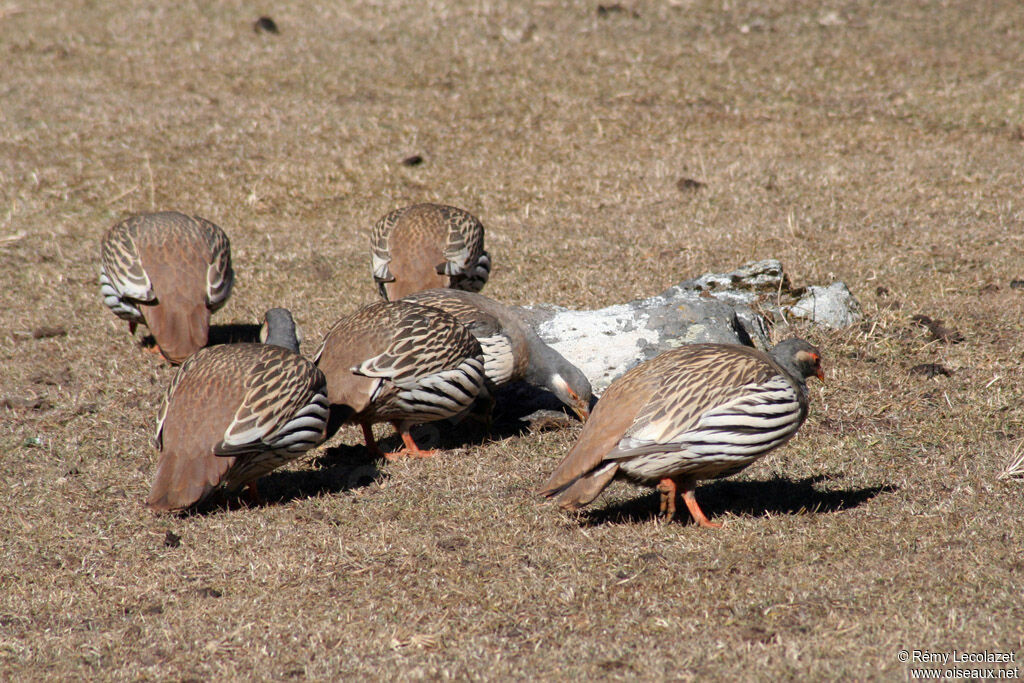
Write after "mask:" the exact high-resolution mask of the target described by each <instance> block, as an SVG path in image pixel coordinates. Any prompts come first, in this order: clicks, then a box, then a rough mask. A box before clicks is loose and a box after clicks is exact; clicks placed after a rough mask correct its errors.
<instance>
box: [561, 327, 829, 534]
mask: <svg viewBox="0 0 1024 683" xmlns="http://www.w3.org/2000/svg"><path fill="white" fill-rule="evenodd" d="M815 376H816V377H818V378H819V379H823V378H824V374H823V372H822V370H821V353H820V352H819V351H818V349H816V348H815V347H814V346H812V345H810V344H808V343H807V342H805V341H803V340H802V339H788V340H786V341H784V342H781V343H779V344H777V345H776V346H775V347H774V348H773V349H772V350H771V352H770V353H768V354H766V353H763V352H761V351H758V350H756V349H752V348H749V347H745V346H733V345H726V344H692V345H688V346H682V347H680V348H678V349H673V350H671V351H667V352H665V353H663V354H661V355H660V356H658V357H657V358H654V359H653V360H651V361H648V362H646V363H644V364H642V365H639V366H637V367H635V368H633V369H632V370H630V371H629V372H627V373H626V374H624V375H623V376H622V377H620V378H619V379H617V380H616V381H615V382H613V383H612V385H611V386H610V387H608V390H607V391H606V392H605V393H604V395H603V396H602V397H601V400H600V401H598V403H597V406H596V407H595V408H594V412H593V414H592V415H591V418H590V420H589V421H588V422H587V424H586V426H584V428H583V431H582V432H581V434H580V438H579V440H578V441H577V442H576V445H575V446H573V448H572V449H571V450H570V451H569V453H568V454H567V455H566V456H565V458H564V459H563V460H562V462H561V463H559V465H558V467H557V468H556V469H555V471H554V472H553V473H552V475H551V477H550V479H549V480H548V482H547V484H545V485H544V488H543V489H542V491H541V494H542V495H544V496H548V497H557V500H558V503H559V504H560V505H561V506H562V507H563V508H566V509H570V510H571V509H576V508H579V507H581V506H583V505H586V504H588V503H590V502H591V501H592V500H594V498H596V497H597V496H598V494H600V493H601V491H602V490H603V489H604V488H605V486H607V485H608V483H609V482H611V480H612V479H613V478H616V477H621V478H626V479H629V480H632V481H634V482H637V483H640V484H644V485H647V486H656V487H657V489H658V491H659V492H660V493H661V512H662V514H664V515H665V516H666V517H667V518H668V519H671V518H673V517H674V516H675V512H676V496H677V494H679V493H681V494H682V499H683V502H684V503H685V504H686V507H687V509H688V510H689V511H690V514H691V515H692V516H693V518H694V520H695V521H697V522H698V523H699V524H700V525H701V526H704V527H719V526H721V525H720V524H717V523H715V522H711V521H709V520H708V518H707V516H705V515H704V513H703V511H701V509H700V506H699V505H697V500H696V498H695V497H694V487H695V485H696V482H697V481H698V480H701V479H713V478H719V477H726V476H729V475H731V474H735V473H736V472H739V471H740V470H742V469H744V468H745V467H747V466H748V465H750V464H751V463H752V462H754V461H755V460H757V459H758V458H760V457H761V456H763V455H764V454H766V453H767V452H768V451H770V450H772V449H773V448H777V447H778V446H781V445H782V444H784V443H785V442H786V441H788V440H789V439H790V437H792V436H793V435H794V434H796V431H797V430H798V429H799V428H800V425H801V424H803V421H804V420H805V419H806V417H807V386H806V380H807V379H808V378H810V377H815Z"/></svg>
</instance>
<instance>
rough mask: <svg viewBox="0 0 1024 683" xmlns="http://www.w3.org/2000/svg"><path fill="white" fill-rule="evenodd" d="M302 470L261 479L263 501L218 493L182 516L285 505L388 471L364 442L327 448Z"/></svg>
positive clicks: (347, 488)
mask: <svg viewBox="0 0 1024 683" xmlns="http://www.w3.org/2000/svg"><path fill="white" fill-rule="evenodd" d="M309 465H310V467H309V468H307V469H302V470H287V471H282V470H275V471H273V472H271V473H270V474H268V475H266V476H264V477H261V478H260V479H259V480H258V487H259V492H260V497H261V498H262V500H261V501H260V502H255V503H253V502H249V501H247V500H246V494H245V493H244V490H243V491H240V492H239V493H237V494H231V495H225V494H224V493H223V492H218V493H214V494H213V495H212V496H211V497H210V498H209V499H208V500H206V501H204V502H203V503H201V504H199V505H197V506H193V507H191V508H189V509H187V510H183V511H181V512H179V513H178V515H179V516H181V517H188V516H192V515H196V516H200V517H205V516H207V515H215V514H220V513H222V512H231V511H233V510H240V509H244V508H259V507H266V506H271V505H283V504H285V503H288V502H290V501H293V500H297V499H300V498H313V497H315V496H318V495H321V494H325V493H326V494H333V493H341V492H343V491H351V490H354V489H360V488H363V487H366V486H370V485H371V484H374V483H376V482H378V481H380V480H381V479H382V478H383V477H384V476H385V475H384V473H383V472H381V471H380V470H379V469H378V468H377V461H376V459H375V458H374V457H373V456H372V455H371V454H370V452H369V451H368V450H367V449H366V448H364V447H362V446H345V445H342V446H336V447H334V448H328V449H326V450H324V451H323V452H322V453H321V454H320V455H318V456H317V457H315V458H313V459H312V460H311V461H310V462H309Z"/></svg>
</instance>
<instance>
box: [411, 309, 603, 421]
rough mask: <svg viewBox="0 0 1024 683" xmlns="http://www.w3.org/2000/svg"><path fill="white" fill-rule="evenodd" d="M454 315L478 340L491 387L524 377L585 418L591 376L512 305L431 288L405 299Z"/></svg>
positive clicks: (587, 410)
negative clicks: (552, 345)
mask: <svg viewBox="0 0 1024 683" xmlns="http://www.w3.org/2000/svg"><path fill="white" fill-rule="evenodd" d="M403 301H411V302H413V303H418V304H422V305H424V306H433V307H434V308H439V309H441V310H442V311H445V312H446V313H449V314H451V315H452V316H454V317H455V318H456V319H457V320H458V321H459V322H460V323H462V324H463V325H465V326H466V328H467V329H468V330H469V331H470V333H471V334H472V335H473V336H474V337H476V339H477V341H479V342H480V346H481V348H482V349H483V353H484V373H485V374H486V375H487V380H488V381H489V382H490V383H491V385H492V386H493V387H502V386H505V385H507V384H510V383H512V382H515V381H518V380H523V381H526V382H528V383H529V384H532V385H533V386H537V387H543V388H545V389H547V390H548V391H550V392H551V393H552V394H554V395H555V396H556V397H558V399H559V400H560V401H561V402H562V403H564V404H565V405H566V406H568V407H569V408H570V409H571V410H572V411H573V412H574V413H576V415H577V417H579V418H580V420H582V421H584V422H585V421H586V419H587V417H588V416H589V415H590V401H591V388H590V381H589V380H588V379H587V376H586V375H584V374H583V372H582V371H581V370H580V369H579V368H577V367H576V366H575V365H573V364H572V363H570V362H569V361H568V360H566V359H565V357H564V356H562V354H560V353H558V351H555V350H554V349H553V348H551V347H550V346H548V345H547V344H545V343H544V341H543V340H542V339H541V338H540V337H539V336H538V335H537V333H536V332H534V331H533V328H532V327H530V326H529V325H527V324H526V323H525V322H523V320H522V319H521V318H520V317H519V316H518V315H517V314H516V313H515V311H513V310H512V309H511V308H510V307H508V306H506V305H505V304H503V303H500V302H498V301H495V300H494V299H491V298H489V297H486V296H484V295H483V294H476V293H474V292H464V291H460V290H457V289H428V290H425V291H423V292H417V293H415V294H411V295H409V296H407V297H405V298H404V299H403Z"/></svg>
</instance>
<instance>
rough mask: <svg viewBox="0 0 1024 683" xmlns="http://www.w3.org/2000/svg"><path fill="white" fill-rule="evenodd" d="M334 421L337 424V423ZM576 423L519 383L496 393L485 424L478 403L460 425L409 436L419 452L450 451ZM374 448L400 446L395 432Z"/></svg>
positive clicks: (421, 428) (438, 425)
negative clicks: (419, 449) (490, 412)
mask: <svg viewBox="0 0 1024 683" xmlns="http://www.w3.org/2000/svg"><path fill="white" fill-rule="evenodd" d="M345 417H347V416H345ZM334 422H335V419H334V417H333V416H332V424H331V425H330V426H328V430H327V433H328V434H329V435H330V436H329V437H328V439H330V438H332V437H333V435H334V434H335V432H336V431H337V426H340V424H338V425H335V424H333V423H334ZM337 422H339V423H340V420H337ZM578 424H579V420H578V419H577V418H576V415H575V414H574V413H572V411H571V410H570V409H569V408H568V407H566V406H565V405H563V404H562V402H561V401H559V400H558V399H557V398H555V396H554V395H553V394H551V393H549V392H547V391H546V390H544V389H540V388H537V387H532V386H530V385H528V384H526V383H523V382H519V383H516V384H512V385H510V386H508V387H503V388H502V389H499V390H498V392H497V395H496V400H495V405H494V411H493V413H492V414H491V421H490V424H489V425H488V423H487V419H486V414H485V411H484V410H483V403H482V402H478V403H477V404H476V405H475V406H474V408H473V409H472V410H471V411H470V413H469V414H468V415H467V416H466V417H464V418H463V419H462V420H461V421H460V422H457V423H456V422H453V421H452V420H439V421H437V422H428V423H426V424H421V425H416V426H414V427H413V428H412V430H411V431H410V433H411V434H412V438H413V440H414V441H415V442H416V445H417V446H419V447H420V448H421V449H423V450H433V449H439V450H451V449H455V448H462V447H465V446H474V445H481V444H484V443H491V442H496V441H503V440H505V439H508V438H514V437H521V436H525V435H527V434H530V433H533V432H538V431H545V430H549V429H564V428H567V427H571V426H573V425H578ZM378 445H379V446H380V448H381V450H383V451H385V452H392V451H397V450H400V449H401V448H402V447H403V444H402V440H401V438H400V437H399V435H398V432H391V433H389V434H388V435H387V436H385V437H384V438H382V439H380V441H379V442H378Z"/></svg>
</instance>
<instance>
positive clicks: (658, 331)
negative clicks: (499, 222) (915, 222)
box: [517, 260, 861, 394]
mask: <svg viewBox="0 0 1024 683" xmlns="http://www.w3.org/2000/svg"><path fill="white" fill-rule="evenodd" d="M800 293H801V296H800V297H799V298H798V297H796V296H794V294H795V293H794V292H792V291H791V289H790V286H789V281H788V278H787V277H786V275H785V273H784V271H783V268H782V264H781V263H780V262H779V261H777V260H765V261H757V262H754V263H748V264H746V265H744V266H743V267H741V268H739V269H737V270H735V271H733V272H731V273H708V274H705V275H702V276H700V277H698V278H695V279H693V280H686V281H684V282H680V283H679V284H677V285H674V286H673V287H670V288H669V289H667V290H665V291H664V292H662V293H661V294H659V295H657V296H653V297H650V298H647V299H639V300H636V301H631V302H629V303H625V304H616V305H614V306H608V307H607V308H601V309H597V310H582V311H578V310H572V309H568V308H564V307H560V306H553V305H550V304H539V305H536V306H529V307H522V308H518V309H517V311H518V312H519V314H520V315H522V317H523V318H524V319H525V320H526V321H527V322H529V323H530V324H531V325H532V326H533V327H534V329H535V330H536V331H537V334H538V335H540V337H541V339H543V340H544V341H545V342H546V343H547V344H549V345H550V346H552V347H553V348H554V349H556V350H557V351H558V352H559V353H561V354H562V355H563V356H565V357H566V358H567V359H568V360H569V361H570V362H572V363H573V364H575V365H576V366H577V367H579V369H580V370H582V371H583V373H584V374H585V375H586V376H587V377H588V378H589V379H590V382H591V385H592V386H593V388H594V392H595V393H597V394H600V393H601V392H602V391H604V389H606V388H607V387H608V385H609V384H611V382H612V381H613V380H614V379H615V378H617V377H619V376H620V375H621V374H622V373H624V372H626V371H627V370H629V369H630V368H632V367H633V366H635V365H637V364H638V363H640V362H642V361H645V360H649V359H651V358H654V357H655V356H657V355H659V354H660V353H663V352H664V351H667V350H669V349H672V348H676V347H678V346H681V345H683V344H694V343H701V342H717V343H725V344H744V345H747V346H755V347H757V348H760V349H767V348H769V347H770V346H771V339H770V335H769V331H770V328H771V326H772V323H774V322H781V321H784V320H785V319H786V316H787V315H792V316H795V317H800V318H806V319H807V320H809V321H811V322H812V323H814V324H821V325H825V326H828V327H833V328H836V327H844V326H846V325H850V324H853V323H854V322H856V321H858V320H860V317H861V313H860V306H859V304H858V303H857V301H856V299H854V298H853V295H852V294H851V293H850V290H849V289H848V288H847V287H846V285H845V284H843V283H842V282H835V283H832V284H831V285H829V286H828V287H817V286H811V287H807V288H805V289H804V290H801V292H800ZM766 315H767V316H771V320H770V319H769V318H768V317H766Z"/></svg>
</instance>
